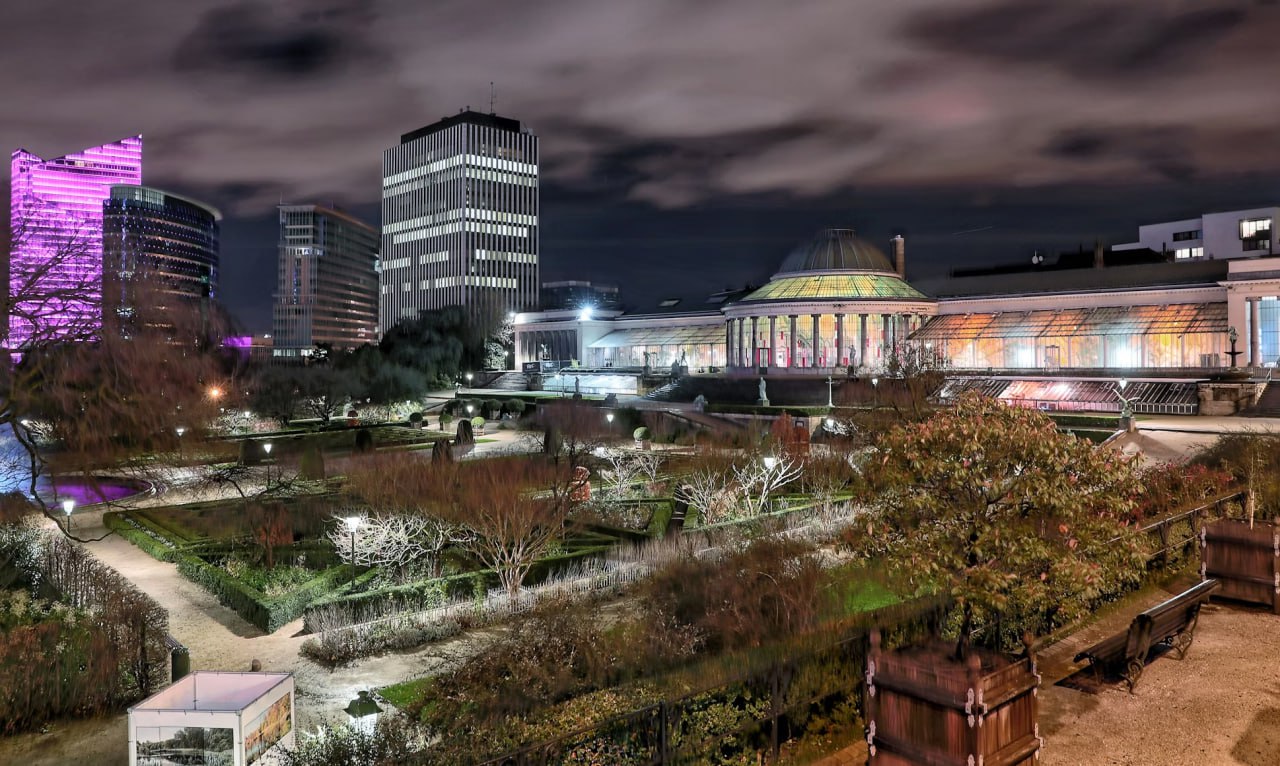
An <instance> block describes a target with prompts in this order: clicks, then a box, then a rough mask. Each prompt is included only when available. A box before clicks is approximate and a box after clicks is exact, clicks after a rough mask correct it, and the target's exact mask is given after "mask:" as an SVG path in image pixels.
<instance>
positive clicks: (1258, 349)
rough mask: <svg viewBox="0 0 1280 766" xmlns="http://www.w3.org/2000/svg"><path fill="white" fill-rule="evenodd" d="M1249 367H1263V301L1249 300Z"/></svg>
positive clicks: (1259, 299)
mask: <svg viewBox="0 0 1280 766" xmlns="http://www.w3.org/2000/svg"><path fill="white" fill-rule="evenodd" d="M1249 366H1250V367H1261V366H1262V299H1261V298H1250V299H1249Z"/></svg>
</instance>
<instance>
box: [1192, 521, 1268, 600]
mask: <svg viewBox="0 0 1280 766" xmlns="http://www.w3.org/2000/svg"><path fill="white" fill-rule="evenodd" d="M1200 549H1201V550H1200V554H1201V557H1200V574H1201V576H1202V577H1204V578H1206V579H1209V578H1212V579H1216V580H1218V581H1220V582H1221V583H1222V589H1221V590H1219V591H1218V593H1217V595H1218V596H1220V597H1222V598H1229V599H1234V600H1236V601H1244V602H1247V603H1250V604H1262V605H1263V606H1266V607H1268V608H1269V609H1271V610H1272V611H1273V612H1275V613H1276V614H1280V526H1277V525H1276V523H1275V522H1273V521H1255V522H1254V524H1253V527H1252V528H1251V527H1250V526H1249V522H1247V521H1244V520H1241V519H1219V520H1218V521H1213V522H1209V523H1208V524H1205V525H1204V527H1202V528H1201V530H1200Z"/></svg>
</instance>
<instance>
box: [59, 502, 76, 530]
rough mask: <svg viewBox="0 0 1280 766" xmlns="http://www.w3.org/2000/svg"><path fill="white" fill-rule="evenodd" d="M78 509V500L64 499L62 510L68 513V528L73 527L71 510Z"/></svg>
mask: <svg viewBox="0 0 1280 766" xmlns="http://www.w3.org/2000/svg"><path fill="white" fill-rule="evenodd" d="M75 509H76V501H75V500H72V499H71V498H69V497H68V498H67V499H66V500H63V501H62V512H63V513H65V514H67V529H71V512H72V511H74V510H75Z"/></svg>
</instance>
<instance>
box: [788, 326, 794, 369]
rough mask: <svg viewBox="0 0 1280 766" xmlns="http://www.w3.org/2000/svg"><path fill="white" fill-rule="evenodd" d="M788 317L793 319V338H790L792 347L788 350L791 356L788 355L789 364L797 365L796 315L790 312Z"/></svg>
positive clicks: (789, 365) (791, 365)
mask: <svg viewBox="0 0 1280 766" xmlns="http://www.w3.org/2000/svg"><path fill="white" fill-rule="evenodd" d="M787 319H790V320H791V338H790V340H791V348H790V349H789V350H788V354H789V356H788V357H787V366H788V367H795V366H796V315H795V314H790V315H788V316H787Z"/></svg>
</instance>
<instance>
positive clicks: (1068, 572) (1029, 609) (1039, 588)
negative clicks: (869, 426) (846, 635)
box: [854, 395, 1144, 658]
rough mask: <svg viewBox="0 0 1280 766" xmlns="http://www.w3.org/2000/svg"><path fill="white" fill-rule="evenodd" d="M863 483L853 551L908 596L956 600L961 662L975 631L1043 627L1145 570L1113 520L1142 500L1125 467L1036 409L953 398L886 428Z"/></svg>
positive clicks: (1131, 538)
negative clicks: (868, 495)
mask: <svg viewBox="0 0 1280 766" xmlns="http://www.w3.org/2000/svg"><path fill="white" fill-rule="evenodd" d="M869 474H870V476H869V479H870V481H871V488H872V489H873V490H874V496H875V497H876V498H877V500H876V508H875V512H874V513H873V514H871V515H870V516H869V517H868V519H869V520H868V521H867V524H866V528H865V532H861V531H860V532H859V533H858V534H857V535H855V537H854V543H855V545H856V546H857V548H858V549H860V550H861V551H862V552H863V553H864V554H865V555H867V556H869V557H872V558H883V559H884V560H885V561H886V562H887V563H888V566H889V569H890V571H891V572H892V573H893V574H896V575H897V576H898V577H899V578H901V579H902V580H903V581H904V582H905V583H907V584H909V585H910V587H912V588H915V589H921V590H942V591H944V592H946V593H949V594H950V595H951V596H952V597H953V598H954V599H955V601H956V604H957V606H958V607H959V611H960V617H961V619H960V635H959V640H958V643H957V646H956V654H957V657H960V658H963V657H964V656H965V655H966V653H967V651H968V647H969V641H970V635H971V633H972V631H973V629H974V628H975V627H978V626H981V627H985V628H987V629H988V634H989V635H990V629H991V628H992V625H993V623H995V622H996V621H997V620H999V619H1000V618H1002V617H1003V618H1005V621H1006V622H1012V623H1014V624H1015V626H1016V624H1017V623H1022V624H1021V627H1020V628H1016V629H1015V630H1014V632H1015V633H1017V632H1020V630H1021V629H1028V630H1032V631H1033V632H1034V631H1042V630H1048V629H1052V628H1053V627H1055V626H1058V625H1062V624H1065V623H1066V622H1069V621H1070V620H1072V619H1075V618H1077V617H1079V616H1080V615H1081V614H1083V613H1084V612H1085V610H1087V609H1088V608H1089V607H1090V606H1091V605H1092V604H1093V603H1095V602H1096V601H1097V600H1098V599H1099V598H1100V597H1101V596H1103V595H1105V594H1108V593H1113V592H1115V590H1116V589H1118V588H1120V587H1121V586H1123V585H1125V584H1130V583H1133V582H1136V581H1137V579H1138V578H1139V577H1140V575H1141V572H1142V571H1143V561H1144V558H1143V555H1142V541H1141V539H1140V538H1139V536H1138V535H1135V534H1132V530H1131V529H1129V528H1126V526H1125V524H1124V523H1123V521H1122V520H1123V519H1124V518H1126V516H1127V515H1128V514H1129V513H1130V511H1131V509H1132V507H1133V504H1134V502H1135V498H1136V497H1137V496H1138V494H1139V492H1140V485H1139V482H1138V476H1137V473H1136V471H1135V469H1134V467H1133V466H1132V465H1130V464H1129V463H1128V462H1127V461H1126V459H1125V458H1124V456H1122V455H1121V454H1120V453H1119V452H1116V451H1113V450H1100V449H1095V448H1094V447H1093V445H1092V444H1090V443H1089V442H1087V441H1084V440H1081V439H1077V438H1075V437H1073V436H1069V435H1066V434H1063V433H1060V432H1059V431H1058V430H1057V428H1056V427H1055V426H1054V424H1053V422H1052V421H1051V420H1049V419H1048V418H1047V417H1045V416H1044V415H1043V414H1042V413H1040V412H1037V411H1035V410H1029V409H1022V408H1015V407H1008V406H1006V405H1004V404H1002V403H1000V402H998V401H995V400H992V399H988V398H983V397H979V396H976V395H966V396H963V397H961V398H960V399H959V400H958V401H957V402H956V405H955V406H954V407H951V408H949V409H946V410H943V411H941V412H938V413H936V414H935V415H934V416H933V417H932V418H930V419H929V420H927V421H924V422H921V423H914V424H906V425H900V426H898V427H896V428H894V429H893V430H892V431H891V432H890V433H888V434H887V435H886V436H885V437H884V438H883V439H882V441H881V444H880V456H879V459H878V460H873V461H872V464H871V466H870V467H869ZM1011 627H1013V626H1011ZM992 638H993V642H994V643H999V641H1000V638H1001V637H999V636H992Z"/></svg>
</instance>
